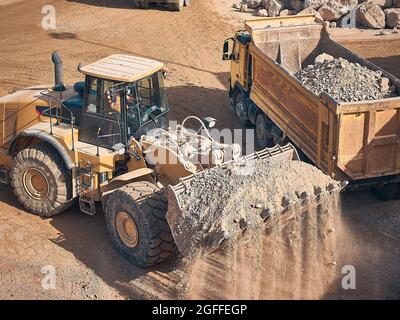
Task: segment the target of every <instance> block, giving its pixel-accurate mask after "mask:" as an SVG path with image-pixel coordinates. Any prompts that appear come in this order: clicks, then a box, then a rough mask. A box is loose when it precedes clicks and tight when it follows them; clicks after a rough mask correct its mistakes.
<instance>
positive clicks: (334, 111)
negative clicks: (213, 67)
mask: <svg viewBox="0 0 400 320" xmlns="http://www.w3.org/2000/svg"><path fill="white" fill-rule="evenodd" d="M322 53H327V54H329V55H331V56H333V57H334V58H339V57H341V58H344V59H346V60H348V61H350V62H353V63H358V64H360V65H361V66H365V67H367V68H368V69H371V70H374V71H378V70H380V71H381V72H382V75H383V76H384V77H386V78H388V79H389V80H390V82H391V83H392V84H393V85H394V87H395V90H396V92H395V94H396V95H398V93H399V89H400V82H399V80H398V79H397V78H395V77H394V76H392V75H391V74H389V73H388V72H386V71H385V70H382V69H380V68H379V67H378V66H376V65H374V64H373V63H371V62H369V61H367V60H365V59H363V58H361V57H360V56H358V55H356V54H355V53H353V52H351V51H350V50H348V49H347V48H345V47H343V46H341V45H340V44H338V43H336V42H335V41H334V40H332V39H331V38H330V37H329V34H328V32H327V30H326V28H325V27H324V25H323V23H322V21H320V20H318V19H317V18H315V17H314V16H311V15H310V16H290V17H276V18H266V19H255V20H251V21H247V22H245V28H244V30H242V31H239V32H237V33H236V34H235V36H234V37H233V38H229V39H227V40H225V43H224V48H223V60H230V61H231V78H230V91H229V96H230V98H231V106H232V108H233V109H234V111H235V113H236V115H237V116H238V118H239V119H240V121H241V122H242V123H243V124H245V125H246V124H249V125H254V126H255V132H256V134H255V135H256V144H258V147H264V146H267V145H268V144H269V143H283V142H284V141H285V140H290V141H291V142H293V143H294V144H295V145H296V146H297V147H298V149H299V151H301V153H302V154H303V155H304V156H305V157H306V158H308V159H309V160H310V161H311V162H312V163H314V164H315V165H316V166H317V167H318V168H320V169H321V170H322V171H324V172H325V173H326V174H329V175H330V176H332V177H334V178H336V179H341V180H343V179H345V180H349V181H350V182H351V184H350V186H352V187H353V188H359V187H361V186H372V187H373V190H374V191H375V192H376V194H377V196H378V197H379V198H380V199H383V200H388V199H393V198H396V197H398V195H399V181H400V180H399V177H400V175H399V174H400V149H399V142H400V125H399V119H400V117H399V114H400V97H397V96H395V97H392V98H384V99H379V100H368V101H358V102H339V101H336V100H335V99H334V98H333V97H332V96H331V95H330V94H328V93H327V92H324V91H323V92H322V93H321V94H320V95H316V94H314V93H313V92H311V91H310V90H308V89H307V88H306V87H305V86H304V85H303V84H302V83H301V82H300V81H299V80H298V79H297V78H296V77H295V76H294V74H295V73H296V72H298V71H299V70H302V69H303V68H304V67H306V66H308V65H310V64H312V63H313V62H314V60H315V58H316V57H317V56H318V55H320V54H322Z"/></svg>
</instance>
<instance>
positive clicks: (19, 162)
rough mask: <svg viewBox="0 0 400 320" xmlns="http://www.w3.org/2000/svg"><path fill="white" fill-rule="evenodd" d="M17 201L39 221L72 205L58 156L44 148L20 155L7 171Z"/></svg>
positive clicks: (67, 179)
mask: <svg viewBox="0 0 400 320" xmlns="http://www.w3.org/2000/svg"><path fill="white" fill-rule="evenodd" d="M10 175H11V186H12V188H13V190H14V193H15V195H16V196H17V198H18V201H19V202H20V203H21V204H23V205H24V207H25V208H26V209H27V210H28V211H30V212H32V213H34V214H37V215H39V216H41V217H52V216H54V215H56V214H59V213H61V212H63V211H65V210H66V209H68V208H69V207H70V206H71V204H72V201H73V200H72V199H71V198H72V196H71V194H72V190H71V189H72V184H71V175H70V173H69V171H68V170H67V168H66V167H65V164H64V162H63V160H62V158H61V157H60V155H59V154H58V153H57V152H56V151H54V150H53V149H52V148H51V147H50V146H48V145H46V144H38V145H33V146H31V147H29V148H26V149H24V150H22V151H20V152H19V153H18V154H17V156H16V157H15V158H14V161H13V165H12V168H11V172H10Z"/></svg>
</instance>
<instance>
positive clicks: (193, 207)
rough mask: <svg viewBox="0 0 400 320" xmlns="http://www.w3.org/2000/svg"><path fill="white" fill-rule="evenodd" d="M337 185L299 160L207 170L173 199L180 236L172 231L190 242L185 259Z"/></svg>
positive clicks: (261, 224)
mask: <svg viewBox="0 0 400 320" xmlns="http://www.w3.org/2000/svg"><path fill="white" fill-rule="evenodd" d="M338 185H339V183H338V182H337V181H334V180H332V179H331V178H330V177H329V176H327V175H325V174H324V173H322V172H321V171H320V170H318V169H317V168H316V167H314V166H312V165H309V164H306V163H304V162H300V161H282V160H280V159H265V160H258V161H255V162H252V163H250V164H249V163H247V164H246V165H243V166H237V165H235V166H233V167H232V168H230V169H221V168H214V169H212V170H209V171H207V173H206V174H205V175H204V176H203V175H200V176H198V177H196V178H194V179H193V180H191V181H190V182H189V183H188V185H187V188H186V191H185V192H183V193H182V194H180V195H179V196H178V199H179V201H180V204H181V207H182V216H181V218H180V220H181V221H180V222H179V224H178V225H180V226H182V227H181V230H182V231H180V230H177V232H178V233H179V232H185V234H186V233H187V234H189V238H190V239H188V241H187V247H188V249H187V250H186V253H185V254H188V253H189V254H190V251H192V250H197V249H198V248H200V247H203V248H204V247H206V248H213V247H214V246H217V245H219V244H220V243H221V242H222V241H225V240H232V241H233V240H235V239H237V238H238V237H239V236H240V235H241V234H242V233H243V232H244V231H245V230H247V229H251V228H256V229H257V228H265V223H266V221H269V220H270V219H272V218H274V217H275V216H276V215H279V214H281V213H282V212H284V211H287V210H290V208H292V207H295V206H296V205H298V204H299V203H302V202H304V201H305V199H315V197H316V195H318V194H320V193H321V192H324V191H326V190H327V189H328V190H330V189H332V188H335V187H337V186H338Z"/></svg>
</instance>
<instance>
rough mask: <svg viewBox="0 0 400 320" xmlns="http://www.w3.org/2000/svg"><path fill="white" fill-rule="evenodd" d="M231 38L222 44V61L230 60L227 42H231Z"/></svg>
mask: <svg viewBox="0 0 400 320" xmlns="http://www.w3.org/2000/svg"><path fill="white" fill-rule="evenodd" d="M231 40H232V38H229V39H226V40H225V42H224V47H223V50H222V51H223V53H222V60H223V61H226V60H231V54H230V53H229V41H231Z"/></svg>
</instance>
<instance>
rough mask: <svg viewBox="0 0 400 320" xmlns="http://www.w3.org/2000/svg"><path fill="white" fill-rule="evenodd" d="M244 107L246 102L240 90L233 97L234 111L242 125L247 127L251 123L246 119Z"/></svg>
mask: <svg viewBox="0 0 400 320" xmlns="http://www.w3.org/2000/svg"><path fill="white" fill-rule="evenodd" d="M246 108H247V107H246V102H245V101H244V98H243V95H242V94H241V93H240V92H238V93H236V95H235V98H234V111H235V114H236V118H237V119H238V120H239V122H240V124H241V125H242V126H243V127H249V126H250V124H251V122H250V120H248V119H246V115H247V109H246Z"/></svg>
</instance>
